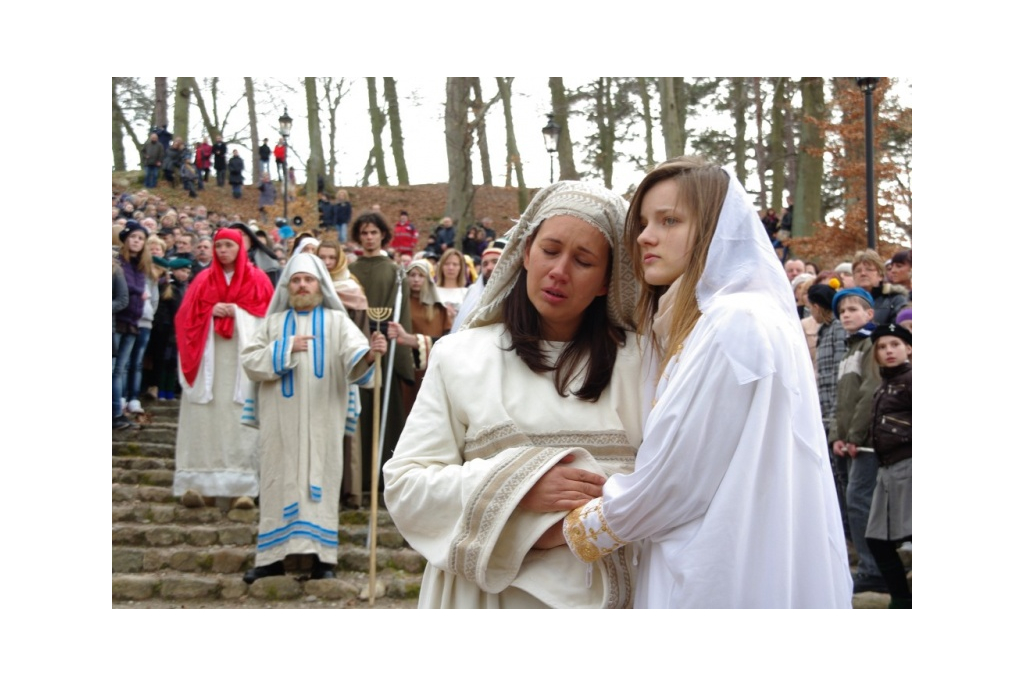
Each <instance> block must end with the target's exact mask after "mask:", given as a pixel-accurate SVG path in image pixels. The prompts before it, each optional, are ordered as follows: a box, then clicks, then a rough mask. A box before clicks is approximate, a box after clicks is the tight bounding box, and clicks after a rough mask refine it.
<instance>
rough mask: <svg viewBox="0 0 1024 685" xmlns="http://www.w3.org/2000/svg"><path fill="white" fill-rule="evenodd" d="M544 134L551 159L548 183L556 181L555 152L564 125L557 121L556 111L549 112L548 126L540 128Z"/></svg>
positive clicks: (545, 144)
mask: <svg viewBox="0 0 1024 685" xmlns="http://www.w3.org/2000/svg"><path fill="white" fill-rule="evenodd" d="M540 132H541V133H543V134H544V147H545V148H547V151H548V155H549V157H550V160H551V168H550V171H549V173H548V177H549V178H548V183H554V182H555V153H556V152H558V135H559V134H560V133H561V132H562V127H561V126H559V125H558V124H556V123H555V115H554V113H553V112H552V113H550V114H548V123H547V126H545V127H544V128H542V129H541V130H540Z"/></svg>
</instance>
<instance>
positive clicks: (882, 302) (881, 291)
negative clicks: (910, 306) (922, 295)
mask: <svg viewBox="0 0 1024 685" xmlns="http://www.w3.org/2000/svg"><path fill="white" fill-rule="evenodd" d="M871 297H872V299H874V301H875V306H874V310H875V323H876V324H878V325H879V326H888V325H889V324H891V323H896V315H897V314H899V312H900V310H901V309H903V308H904V307H905V306H906V305H907V302H908V300H907V289H906V288H904V287H903V286H902V285H896V284H895V283H882V284H880V285H879V286H878V287H877V288H873V289H872V290H871Z"/></svg>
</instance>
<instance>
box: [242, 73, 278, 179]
mask: <svg viewBox="0 0 1024 685" xmlns="http://www.w3.org/2000/svg"><path fill="white" fill-rule="evenodd" d="M244 78H245V103H246V105H247V106H248V109H249V141H250V144H251V145H252V166H251V167H250V168H251V169H252V173H251V174H249V177H250V180H251V181H252V185H258V184H259V182H260V180H261V178H260V134H259V131H258V130H257V129H256V88H255V87H254V86H253V82H252V76H246V77H244ZM285 171H286V173H287V170H285Z"/></svg>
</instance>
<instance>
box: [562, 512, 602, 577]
mask: <svg viewBox="0 0 1024 685" xmlns="http://www.w3.org/2000/svg"><path fill="white" fill-rule="evenodd" d="M588 506H589V504H584V505H583V506H582V507H579V508H577V509H573V510H572V511H571V512H569V515H568V516H566V517H565V524H563V532H564V534H565V540H566V542H568V543H569V547H570V548H572V551H573V553H575V554H576V556H577V557H579V559H580V560H582V561H585V562H587V563H588V564H589V563H593V562H595V561H597V560H598V559H600V558H601V552H600V550H598V548H597V545H595V544H594V543H593V542H591V541H590V540H589V537H590V536H589V535H588V534H587V527H586V526H585V525H584V524H583V520H582V518H581V516H582V513H583V510H584V509H585V508H587V507H588ZM595 537H596V536H595Z"/></svg>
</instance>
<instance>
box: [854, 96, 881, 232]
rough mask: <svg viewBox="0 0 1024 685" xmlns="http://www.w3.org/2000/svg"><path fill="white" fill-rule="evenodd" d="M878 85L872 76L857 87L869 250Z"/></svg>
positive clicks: (872, 230) (873, 229) (872, 220)
mask: <svg viewBox="0 0 1024 685" xmlns="http://www.w3.org/2000/svg"><path fill="white" fill-rule="evenodd" d="M877 85H878V77H877V76H870V77H864V78H858V79H857V86H858V87H859V88H860V89H861V90H862V91H863V92H864V145H865V148H866V149H865V154H864V160H865V164H866V165H867V178H866V182H867V191H866V193H865V195H866V196H867V203H868V249H869V250H874V249H875V142H874V137H875V128H874V117H873V116H872V107H871V93H873V92H874V90H875V86H877Z"/></svg>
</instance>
